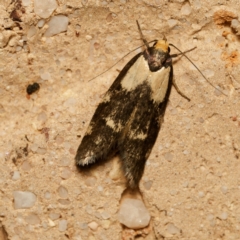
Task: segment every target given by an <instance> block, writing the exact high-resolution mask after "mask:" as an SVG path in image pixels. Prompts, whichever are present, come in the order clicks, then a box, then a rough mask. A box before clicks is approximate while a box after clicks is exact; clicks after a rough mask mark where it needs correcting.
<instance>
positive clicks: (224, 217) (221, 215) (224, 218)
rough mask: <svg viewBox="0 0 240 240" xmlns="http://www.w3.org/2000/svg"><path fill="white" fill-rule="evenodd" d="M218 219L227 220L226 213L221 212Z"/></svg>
mask: <svg viewBox="0 0 240 240" xmlns="http://www.w3.org/2000/svg"><path fill="white" fill-rule="evenodd" d="M219 218H220V219H222V220H226V219H227V218H228V213H227V212H222V213H221V214H220V215H219Z"/></svg>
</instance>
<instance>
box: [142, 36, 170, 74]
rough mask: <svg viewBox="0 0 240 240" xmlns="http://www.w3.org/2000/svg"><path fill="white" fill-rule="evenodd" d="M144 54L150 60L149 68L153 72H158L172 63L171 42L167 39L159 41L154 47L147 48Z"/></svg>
mask: <svg viewBox="0 0 240 240" xmlns="http://www.w3.org/2000/svg"><path fill="white" fill-rule="evenodd" d="M143 55H144V58H145V59H146V60H147V61H148V66H149V69H150V71H152V72H156V71H158V70H159V69H161V68H162V67H163V66H164V67H167V66H169V64H171V58H170V55H169V44H168V42H167V41H165V40H159V41H157V42H156V43H155V44H154V45H153V46H152V47H149V48H148V49H146V50H145V51H144V53H143Z"/></svg>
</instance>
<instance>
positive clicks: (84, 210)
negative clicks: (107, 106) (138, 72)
mask: <svg viewBox="0 0 240 240" xmlns="http://www.w3.org/2000/svg"><path fill="white" fill-rule="evenodd" d="M239 12H240V5H239V2H238V1H237V0H233V1H225V0H219V1H199V0H197V1H188V2H187V1H186V2H185V1H182V0H176V1H163V0H155V1H153V0H152V1H142V0H135V1H126V0H121V1H87V0H82V1H76V0H70V1H66V0H60V1H58V2H57V7H56V9H55V10H54V11H53V12H52V13H51V15H50V17H48V18H45V19H44V21H43V20H42V19H41V17H40V16H39V15H37V14H36V13H35V11H34V5H33V2H32V0H29V1H27V0H25V1H23V2H20V1H17V0H16V1H12V2H11V1H10V0H6V1H2V2H1V3H0V41H1V42H0V99H1V101H0V139H1V141H0V161H1V168H0V222H1V228H0V230H1V234H0V239H1V240H2V239H3V240H6V239H11V240H20V239H25V240H27V239H41V240H43V239H74V240H80V239H82V240H85V239H92V240H94V239H96V240H98V239H100V240H101V239H109V240H111V239H121V238H123V239H131V237H134V236H136V235H137V234H138V236H139V238H138V239H174V240H175V239H188V240H189V239H191V240H195V239H196V240H200V239H202V240H206V239H215V240H216V239H226V240H230V239H239V235H240V202H239V199H240V180H239V172H240V159H239V150H240V134H239V131H240V110H239V109H240V108H239V104H240V77H239V76H240V68H239V36H238V32H237V31H236V29H233V28H232V27H231V21H232V20H233V19H235V20H238V17H239V16H238V14H239ZM59 14H61V15H65V16H66V17H67V18H68V27H67V31H65V32H62V33H59V34H56V35H54V36H53V37H49V38H47V37H44V33H45V31H46V29H47V27H48V26H47V23H48V21H49V20H50V18H51V17H52V16H55V15H59ZM136 19H138V20H139V22H140V24H141V27H142V29H143V33H144V35H145V36H146V37H147V39H148V40H149V41H150V40H153V39H159V38H162V37H163V34H164V35H165V36H166V37H167V39H168V41H169V42H171V43H173V44H174V45H176V46H177V47H178V48H180V49H181V50H187V49H190V48H192V47H194V46H196V47H197V49H196V50H194V51H192V52H190V53H189V54H188V56H189V57H190V58H191V59H192V60H193V61H194V63H195V64H196V65H197V66H198V67H199V69H201V71H202V72H203V73H204V74H205V75H206V77H207V78H208V79H209V81H210V82H211V83H212V84H213V85H214V86H215V87H216V88H218V89H219V90H221V92H219V91H218V90H217V89H215V88H214V87H212V86H211V85H210V84H209V83H207V82H206V81H205V80H204V79H203V77H202V76H201V75H200V73H199V72H198V71H197V70H196V68H194V66H193V65H192V64H191V63H190V62H189V61H188V60H187V59H186V58H184V57H179V58H178V59H175V60H174V76H175V79H176V82H177V84H178V86H179V88H180V89H181V91H182V92H184V93H185V94H186V95H187V96H188V97H189V98H190V99H191V101H190V102H187V101H186V100H185V99H184V98H182V97H181V96H180V95H179V94H177V92H176V91H175V89H173V90H172V93H171V96H170V101H169V104H168V107H167V111H166V114H165V118H164V123H163V127H162V129H161V132H160V134H159V137H158V139H157V142H156V144H155V146H154V148H153V150H152V153H151V155H150V157H149V159H148V162H147V165H146V169H145V172H144V176H143V178H142V180H141V184H140V188H141V191H142V194H143V199H144V202H145V205H146V206H147V208H148V210H149V212H150V214H151V216H152V219H151V225H150V226H149V227H148V228H146V229H145V231H144V230H141V231H140V230H139V231H138V232H136V231H133V230H128V229H124V228H123V227H122V226H121V225H120V224H119V222H118V220H117V212H118V209H119V206H120V205H119V204H120V199H121V194H122V192H123V191H124V183H123V181H122V180H121V179H119V178H117V180H115V177H114V176H115V173H113V169H114V168H115V167H114V166H115V165H116V164H115V162H114V161H109V162H106V163H103V164H101V165H100V166H98V167H97V168H96V169H94V170H92V171H89V172H86V173H79V172H78V171H77V169H76V167H75V164H74V156H75V153H76V149H77V147H78V145H79V143H80V141H81V137H82V136H83V134H84V132H85V131H86V128H87V125H88V123H89V121H90V119H91V116H92V115H93V113H94V110H95V108H96V106H97V104H98V103H99V102H100V101H101V98H102V96H103V94H104V92H105V91H106V90H107V89H108V87H109V86H110V85H111V83H112V82H113V81H114V79H115V78H116V76H117V74H118V73H119V71H120V70H121V69H122V68H123V66H124V64H126V62H127V61H128V60H129V59H130V58H131V57H132V56H134V55H135V54H136V53H137V52H139V51H140V50H141V49H138V50H135V51H134V52H133V53H131V54H130V55H128V56H126V57H125V58H123V59H122V60H121V61H120V62H119V63H118V64H117V65H116V66H114V67H113V68H111V69H110V70H109V71H107V72H106V73H105V74H103V75H101V76H99V77H98V78H96V79H94V80H93V81H90V82H89V81H88V80H89V79H91V78H93V77H95V76H97V75H98V74H100V73H102V72H103V71H105V70H106V69H108V68H109V67H111V66H112V65H113V64H114V63H115V62H117V61H118V60H119V59H121V58H122V57H123V56H124V55H125V54H127V53H128V52H129V51H130V50H132V49H134V48H136V47H138V46H140V45H142V42H141V40H140V36H139V32H138V29H137V26H136ZM39 26H40V27H39ZM171 52H172V53H177V51H176V50H175V49H174V48H172V49H171ZM34 82H37V83H39V85H40V90H38V91H37V92H35V93H33V94H32V95H30V96H28V95H27V93H26V88H27V86H28V85H29V84H32V83H34ZM224 94H225V95H224ZM16 191H23V192H31V193H33V194H34V195H35V196H36V201H35V203H34V205H33V206H31V207H30V208H24V209H16V207H15V205H14V204H15V202H14V192H16Z"/></svg>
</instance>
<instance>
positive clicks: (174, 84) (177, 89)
mask: <svg viewBox="0 0 240 240" xmlns="http://www.w3.org/2000/svg"><path fill="white" fill-rule="evenodd" d="M172 84H173V86H174V88H175V89H176V91H177V92H178V94H180V95H181V96H182V97H184V98H185V99H187V100H188V101H189V102H190V98H188V97H187V96H186V95H185V94H184V93H182V92H181V90H180V89H179V88H178V86H177V84H176V81H175V78H174V77H173V78H172Z"/></svg>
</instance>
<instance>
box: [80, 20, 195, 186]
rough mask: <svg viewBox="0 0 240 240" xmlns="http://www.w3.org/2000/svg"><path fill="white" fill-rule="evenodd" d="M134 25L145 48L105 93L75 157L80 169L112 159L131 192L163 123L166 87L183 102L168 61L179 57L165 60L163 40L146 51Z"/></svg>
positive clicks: (166, 45) (166, 52) (167, 53)
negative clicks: (117, 160) (117, 159)
mask: <svg viewBox="0 0 240 240" xmlns="http://www.w3.org/2000/svg"><path fill="white" fill-rule="evenodd" d="M137 25H138V29H139V32H140V35H141V38H142V40H143V42H144V45H145V46H146V49H145V50H144V51H143V52H141V53H139V54H137V55H136V56H134V57H133V58H132V59H131V60H130V61H129V62H128V63H127V64H126V66H125V67H124V68H123V69H122V71H121V72H120V73H119V75H118V77H117V78H116V80H115V81H114V82H113V84H112V85H111V87H110V88H109V90H108V91H107V92H106V94H105V96H104V98H103V100H102V102H101V103H100V104H99V105H98V107H97V109H96V111H95V113H94V115H93V117H92V120H91V122H90V124H89V126H88V129H87V131H86V133H85V135H84V137H83V139H82V141H81V144H80V145H79V147H78V150H77V154H76V157H75V160H76V165H77V166H78V167H79V168H80V169H81V168H85V167H86V166H88V165H92V164H94V163H96V162H98V161H100V160H104V159H106V158H108V157H109V156H111V155H113V154H114V153H116V154H118V155H119V157H120V160H121V165H122V170H123V173H124V175H125V177H126V180H127V185H128V187H130V188H131V189H136V188H138V187H139V181H140V180H141V177H142V175H143V172H144V167H145V163H146V160H147V159H148V156H149V155H150V153H151V150H152V148H153V146H154V143H155V141H156V139H157V136H158V133H159V131H160V128H161V125H162V123H163V117H164V113H165V110H166V106H167V102H168V99H169V95H170V92H171V87H172V85H173V86H174V87H175V88H176V90H177V92H178V93H180V94H181V95H182V96H183V97H185V98H186V99H187V100H189V99H188V98H187V97H186V96H185V95H184V94H182V93H181V92H180V91H179V89H178V87H177V85H176V83H175V81H174V79H173V66H172V58H173V57H176V56H178V55H180V54H173V55H170V47H169V45H170V44H169V43H168V42H167V40H166V39H165V38H164V39H163V40H155V41H153V42H154V43H153V46H149V44H148V42H147V41H146V40H145V38H144V37H143V34H142V31H141V29H140V26H139V24H138V22H137ZM172 46H173V45H172ZM191 50H192V49H191ZM181 54H183V55H185V54H184V53H181ZM194 66H195V65H194Z"/></svg>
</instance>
